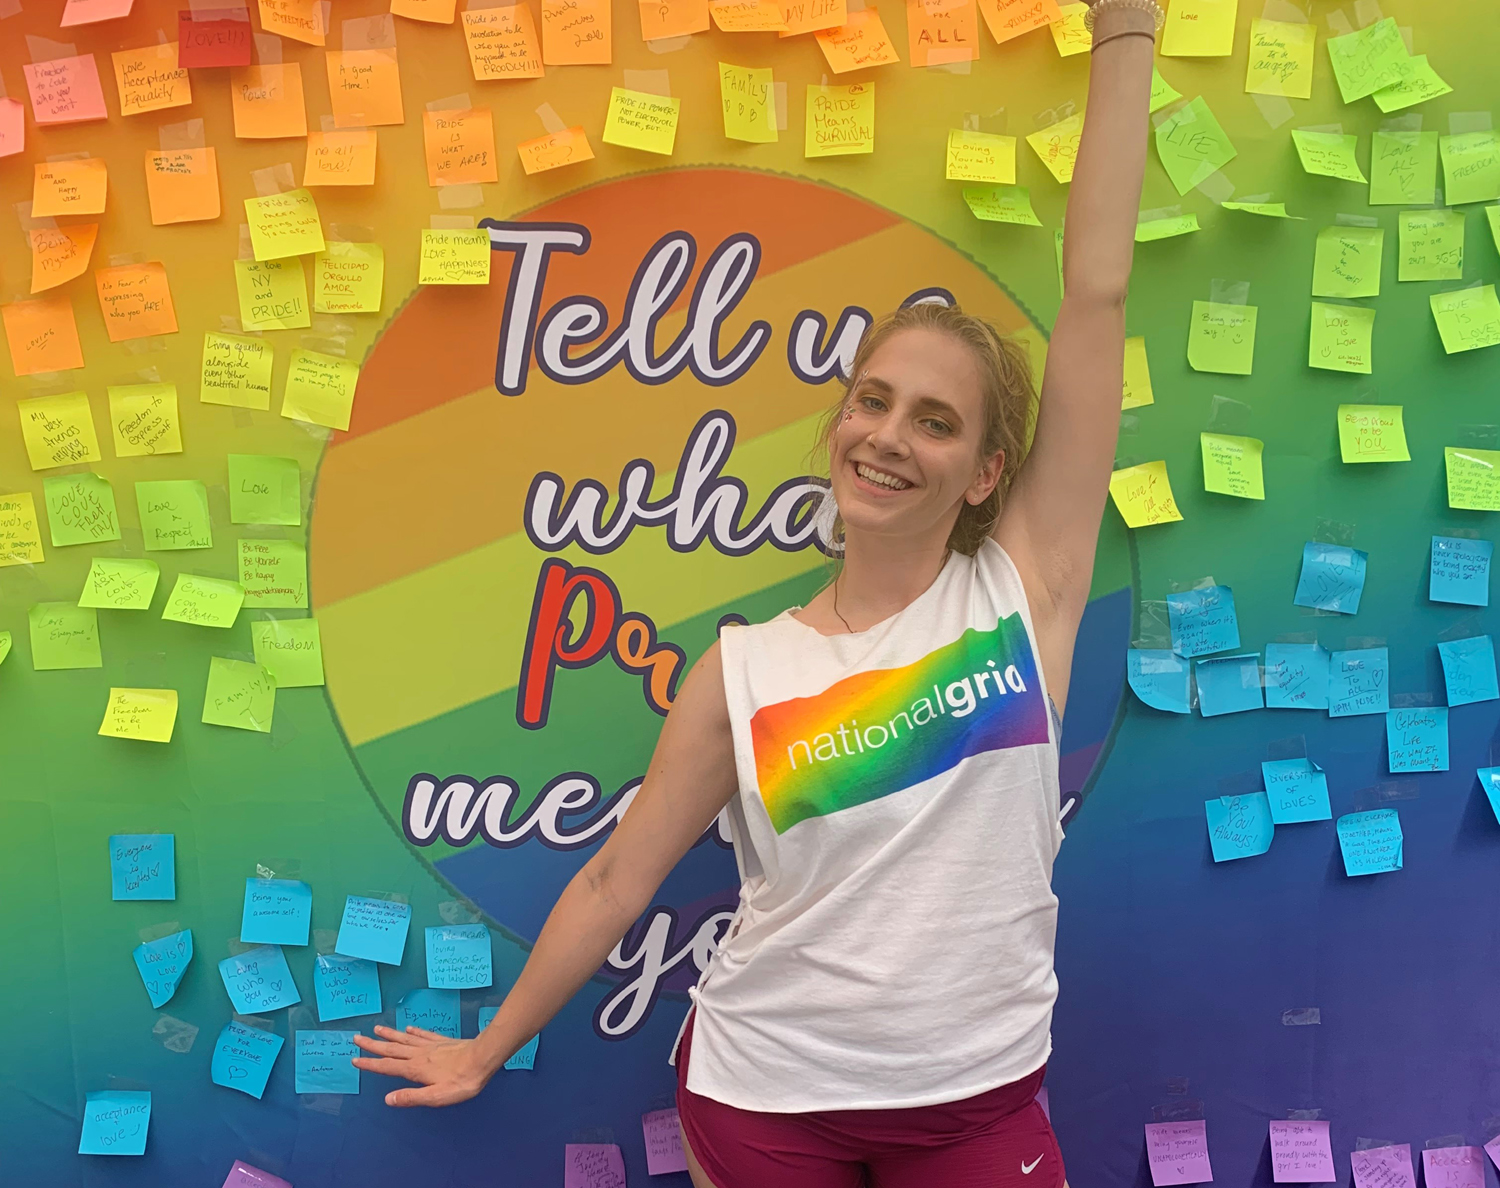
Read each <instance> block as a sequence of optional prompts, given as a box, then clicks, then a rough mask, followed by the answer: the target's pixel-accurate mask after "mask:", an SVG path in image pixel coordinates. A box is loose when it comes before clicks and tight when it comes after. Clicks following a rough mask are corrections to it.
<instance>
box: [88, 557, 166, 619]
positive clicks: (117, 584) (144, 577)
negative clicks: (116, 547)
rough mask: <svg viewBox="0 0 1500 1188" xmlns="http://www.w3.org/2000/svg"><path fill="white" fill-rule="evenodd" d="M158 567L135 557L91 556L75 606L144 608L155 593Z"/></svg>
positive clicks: (151, 562) (159, 570) (158, 576)
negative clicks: (87, 572)
mask: <svg viewBox="0 0 1500 1188" xmlns="http://www.w3.org/2000/svg"><path fill="white" fill-rule="evenodd" d="M160 578H161V566H160V565H158V564H157V563H156V562H155V561H148V560H144V559H142V558H137V557H95V558H94V559H93V561H92V563H91V564H90V566H89V576H88V578H87V579H86V580H85V581H84V583H83V593H82V594H81V595H79V598H78V605H79V606H99V607H108V608H109V609H111V610H146V609H148V608H149V607H150V606H151V598H152V596H153V595H154V594H155V593H156V583H157V582H158V581H159V580H160Z"/></svg>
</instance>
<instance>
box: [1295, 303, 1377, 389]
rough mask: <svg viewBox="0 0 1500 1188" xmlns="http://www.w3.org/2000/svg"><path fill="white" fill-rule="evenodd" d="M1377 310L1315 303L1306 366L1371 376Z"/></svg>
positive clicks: (1313, 304)
mask: <svg viewBox="0 0 1500 1188" xmlns="http://www.w3.org/2000/svg"><path fill="white" fill-rule="evenodd" d="M1374 354H1375V310H1374V309H1369V308H1366V307H1364V306H1358V305H1329V304H1328V303H1326V302H1323V301H1314V302H1313V303H1312V323H1311V330H1310V332H1309V335H1308V344H1307V365H1308V366H1309V367H1317V368H1320V369H1321V370H1324V371H1348V372H1354V373H1356V374H1360V375H1369V374H1370V373H1371V372H1372V371H1373V370H1374V369H1375V361H1374Z"/></svg>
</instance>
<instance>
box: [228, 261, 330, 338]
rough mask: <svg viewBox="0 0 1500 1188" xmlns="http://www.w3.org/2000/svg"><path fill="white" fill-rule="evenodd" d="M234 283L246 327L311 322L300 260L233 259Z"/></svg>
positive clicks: (290, 327)
mask: <svg viewBox="0 0 1500 1188" xmlns="http://www.w3.org/2000/svg"><path fill="white" fill-rule="evenodd" d="M234 287H235V290H236V291H237V293H238V295H239V299H240V322H241V323H242V324H243V325H244V327H245V329H246V330H301V329H305V328H307V327H308V326H311V325H312V314H311V311H310V310H309V309H308V307H307V277H306V275H305V274H304V273H303V271H302V261H301V260H299V259H298V258H297V257H295V256H289V257H288V258H287V259H285V260H236V261H235V262H234Z"/></svg>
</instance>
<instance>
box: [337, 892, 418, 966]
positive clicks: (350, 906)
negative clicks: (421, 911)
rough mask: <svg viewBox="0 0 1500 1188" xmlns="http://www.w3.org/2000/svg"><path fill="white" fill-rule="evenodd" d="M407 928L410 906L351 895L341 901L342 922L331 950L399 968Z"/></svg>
mask: <svg viewBox="0 0 1500 1188" xmlns="http://www.w3.org/2000/svg"><path fill="white" fill-rule="evenodd" d="M410 927H411V904H409V903H397V902H396V901H395V900H392V899H370V898H368V897H366V896H362V895H351V896H349V897H348V899H346V900H345V901H344V918H343V921H342V922H341V923H340V925H339V937H338V942H337V944H335V946H334V949H335V951H336V952H338V954H339V955H340V956H341V957H363V958H365V959H366V960H367V961H379V962H380V963H381V964H383V965H400V964H401V954H402V951H403V950H404V949H405V948H406V931H407V929H408V928H410Z"/></svg>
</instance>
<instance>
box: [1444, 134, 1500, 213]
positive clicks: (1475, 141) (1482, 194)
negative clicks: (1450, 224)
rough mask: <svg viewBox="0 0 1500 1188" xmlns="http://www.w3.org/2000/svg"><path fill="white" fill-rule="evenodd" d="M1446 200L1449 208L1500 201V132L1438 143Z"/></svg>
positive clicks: (1446, 138) (1462, 135)
mask: <svg viewBox="0 0 1500 1188" xmlns="http://www.w3.org/2000/svg"><path fill="white" fill-rule="evenodd" d="M1438 150H1439V152H1440V153H1441V154H1442V158H1443V186H1444V190H1443V199H1444V201H1446V202H1447V203H1448V205H1449V206H1464V205H1466V204H1467V203H1470V202H1493V201H1495V200H1496V199H1497V198H1500V132H1464V133H1462V134H1460V135H1458V136H1443V137H1440V138H1439V139H1438Z"/></svg>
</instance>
